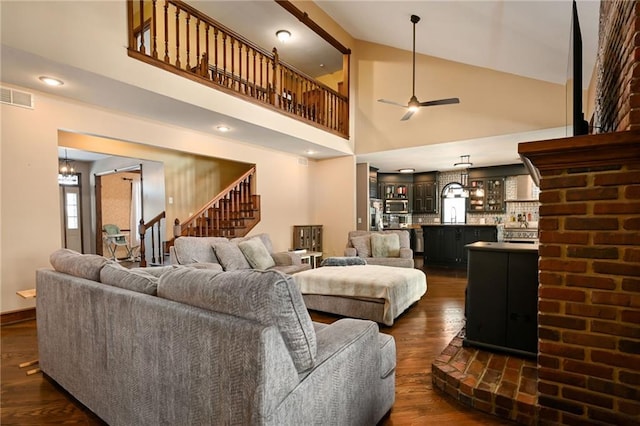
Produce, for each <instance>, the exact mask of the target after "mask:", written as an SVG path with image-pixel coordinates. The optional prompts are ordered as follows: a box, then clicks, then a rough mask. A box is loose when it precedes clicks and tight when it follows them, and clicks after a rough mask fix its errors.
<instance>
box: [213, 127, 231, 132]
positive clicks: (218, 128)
mask: <svg viewBox="0 0 640 426" xmlns="http://www.w3.org/2000/svg"><path fill="white" fill-rule="evenodd" d="M216 129H217V130H218V131H219V132H222V133H224V132H228V131H229V130H231V129H230V128H229V127H227V126H224V125H220V126H217V127H216Z"/></svg>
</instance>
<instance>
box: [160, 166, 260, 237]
mask: <svg viewBox="0 0 640 426" xmlns="http://www.w3.org/2000/svg"><path fill="white" fill-rule="evenodd" d="M255 175H256V168H255V166H254V167H252V168H251V169H250V170H249V171H247V172H246V173H245V174H243V175H242V176H241V177H239V178H238V179H237V180H236V181H235V182H233V183H232V184H231V185H229V186H227V187H226V188H225V189H224V190H223V191H222V192H220V194H218V195H216V196H215V197H214V198H213V199H212V200H211V201H209V202H208V203H207V204H205V205H204V206H203V207H202V208H201V209H200V210H199V211H198V212H196V213H194V214H193V215H191V217H189V218H188V219H187V220H186V221H184V222H183V223H180V221H179V220H178V219H176V220H175V226H174V231H173V234H174V237H180V236H190V237H227V238H234V237H243V236H245V235H247V233H249V231H250V230H251V229H253V227H255V226H256V225H257V224H258V222H260V196H259V195H256V194H255V193H254V192H255V188H254V185H255V184H254V180H255Z"/></svg>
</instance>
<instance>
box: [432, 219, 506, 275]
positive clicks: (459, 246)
mask: <svg viewBox="0 0 640 426" xmlns="http://www.w3.org/2000/svg"><path fill="white" fill-rule="evenodd" d="M422 229H423V236H424V253H423V254H424V264H425V265H431V266H448V267H454V268H466V267H467V252H466V249H465V245H467V244H469V243H473V242H476V241H497V240H498V232H497V228H496V227H495V226H493V225H423V226H422Z"/></svg>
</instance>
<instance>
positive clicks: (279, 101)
mask: <svg viewBox="0 0 640 426" xmlns="http://www.w3.org/2000/svg"><path fill="white" fill-rule="evenodd" d="M127 5H128V19H129V22H128V28H129V49H128V52H129V56H131V57H133V58H136V59H139V60H142V61H144V62H147V63H149V64H152V65H155V66H158V67H161V68H163V69H165V70H167V71H170V72H174V73H176V74H179V75H182V76H185V77H187V78H190V79H193V80H196V81H199V82H201V83H203V84H206V85H207V86H210V87H214V88H216V89H219V90H222V91H224V92H226V93H229V94H233V95H236V96H240V97H242V98H244V99H247V100H249V101H251V102H256V103H259V104H261V105H263V106H266V107H269V108H275V109H276V110H278V111H279V112H281V113H283V114H286V115H289V116H292V117H294V118H297V119H300V120H303V121H306V122H308V123H310V124H312V125H314V126H317V127H320V128H322V129H324V130H327V131H330V132H332V133H335V134H338V135H339V136H343V137H346V138H348V136H349V98H348V97H347V96H344V95H342V94H340V93H338V92H337V91H335V90H333V89H331V88H330V87H328V86H326V85H324V84H322V83H320V82H318V81H316V80H315V79H313V78H312V77H309V76H308V75H305V74H304V73H302V72H301V71H299V70H296V69H295V68H293V67H292V66H290V65H287V64H286V63H284V62H282V61H280V59H279V57H278V52H277V50H276V48H273V50H272V51H268V50H265V49H263V48H261V47H259V46H257V45H255V44H254V43H252V42H251V41H249V40H247V39H245V38H244V37H242V36H241V35H239V34H236V33H235V32H233V31H232V30H230V29H228V28H226V27H224V26H223V25H222V24H220V23H218V22H216V21H215V20H213V19H212V18H210V17H208V16H206V15H205V14H203V13H201V12H199V11H198V10H196V9H194V8H193V7H191V6H189V5H188V4H186V3H184V2H182V1H180V0H128V1H127Z"/></svg>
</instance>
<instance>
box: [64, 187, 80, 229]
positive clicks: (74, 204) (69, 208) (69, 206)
mask: <svg viewBox="0 0 640 426" xmlns="http://www.w3.org/2000/svg"><path fill="white" fill-rule="evenodd" d="M65 204H66V209H65V211H66V212H67V229H78V194H76V193H75V192H67V194H66V197H65Z"/></svg>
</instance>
